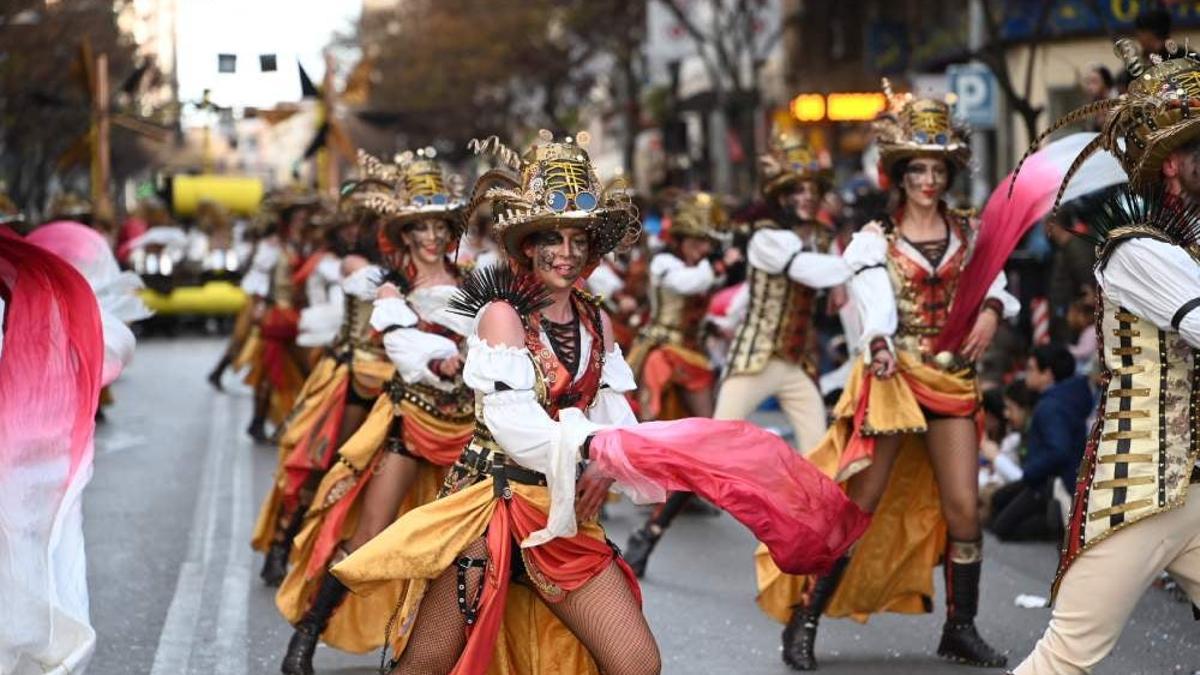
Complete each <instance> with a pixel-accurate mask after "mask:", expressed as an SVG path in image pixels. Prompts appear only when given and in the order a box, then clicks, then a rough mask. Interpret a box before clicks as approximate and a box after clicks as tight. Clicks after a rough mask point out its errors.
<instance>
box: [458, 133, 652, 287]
mask: <svg viewBox="0 0 1200 675" xmlns="http://www.w3.org/2000/svg"><path fill="white" fill-rule="evenodd" d="M589 141H590V136H589V135H588V133H587V132H580V133H579V134H576V136H575V137H574V138H571V137H569V136H568V137H566V138H563V139H562V140H557V141H556V140H554V135H553V134H552V133H550V132H549V131H547V130H545V129H543V130H541V131H539V132H538V137H537V141H536V142H534V144H533V145H532V146H530V148H529V149H528V150H527V151H526V152H525V153H524V154H523V155H518V154H517V152H516V151H514V150H512V149H511V148H509V147H508V146H506V145H504V144H503V143H501V142H500V141H499V139H497V138H496V137H495V136H492V137H490V138H487V139H485V140H483V141H480V140H478V139H476V140H473V141H471V144H470V147H471V149H472V150H474V151H475V152H476V154H492V155H494V156H496V157H497V158H498V159H499V160H500V161H501V163H502V166H501V167H499V168H497V169H493V170H491V171H488V172H487V173H485V174H484V175H483V176H481V177H480V179H479V181H478V182H477V183H476V185H475V189H474V191H473V195H472V198H471V201H470V203H469V205H468V207H467V214H466V215H467V218H468V219H469V218H470V215H471V213H472V212H473V211H474V210H475V209H477V208H479V206H480V205H482V204H483V203H485V202H491V203H492V209H493V213H494V215H495V225H494V228H493V235H494V236H495V237H496V239H497V241H500V242H502V243H503V245H504V248H505V250H506V251H507V252H508V254H509V256H510V257H511V258H512V259H513V260H516V261H517V262H519V263H522V264H525V265H528V264H529V262H530V261H529V259H528V258H527V257H526V256H525V253H524V251H523V250H522V245H523V244H524V242H525V239H526V238H527V237H529V235H531V234H535V233H537V232H547V231H551V230H557V229H563V228H569V227H574V228H582V229H583V230H584V231H586V232H587V234H588V238H589V240H590V244H591V245H590V247H589V249H590V251H589V253H590V256H591V260H592V261H595V260H597V259H599V258H600V257H601V256H603V255H604V254H606V253H609V252H610V251H612V250H613V249H615V248H617V247H618V246H623V245H632V244H633V243H634V242H635V241H637V238H638V236H639V235H640V233H641V223H640V222H639V221H638V214H637V208H636V207H634V205H633V202H632V201H631V200H630V198H629V195H628V194H627V193H626V192H625V189H624V185H623V183H621V184H615V185H611V186H608V187H605V186H604V184H603V183H601V182H600V178H599V176H597V175H596V170H595V168H594V167H593V166H592V160H591V158H590V157H589V156H588V153H587V149H586V148H587V145H588V142H589Z"/></svg>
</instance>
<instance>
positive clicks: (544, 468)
mask: <svg viewBox="0 0 1200 675" xmlns="http://www.w3.org/2000/svg"><path fill="white" fill-rule="evenodd" d="M467 344H468V348H467V359H466V363H465V364H464V365H463V380H464V381H465V382H466V383H467V385H468V386H469V387H471V388H472V389H474V390H475V391H477V392H479V393H481V394H482V397H481V399H480V405H481V406H482V414H483V421H484V424H485V425H486V426H487V428H488V430H489V431H491V432H492V436H493V437H495V439H496V442H497V443H498V444H499V445H500V447H501V448H503V449H504V452H505V454H507V455H508V456H509V458H510V459H512V460H513V461H514V462H516V463H517V464H520V465H521V466H523V467H525V468H527V469H531V470H533V471H538V472H540V473H542V474H544V475H545V476H546V485H547V488H548V489H549V490H550V513H549V516H548V517H547V519H546V528H545V529H543V530H538V531H537V532H534V533H532V534H530V535H529V537H528V538H526V539H525V541H523V542H521V546H522V547H523V548H528V547H531V546H538V545H539V544H544V543H546V542H548V541H550V540H551V539H554V538H555V537H571V536H574V535H575V533H576V531H577V528H576V522H575V508H574V505H575V467H576V465H577V464H578V462H579V459H580V455H579V448H580V446H582V445H583V441H584V439H586V438H587V437H588V436H589V435H591V434H593V433H595V432H597V431H599V430H600V429H602V428H603V427H601V426H599V425H597V424H594V423H593V422H591V421H589V420H588V419H587V418H586V417H584V415H583V412H582V411H580V410H579V409H578V408H564V409H562V410H560V411H559V413H558V420H553V419H551V418H550V415H548V414H547V413H546V411H545V409H543V408H542V406H540V405H538V402H537V397H536V396H535V394H534V391H533V384H534V379H535V375H534V371H533V361H532V360H531V357H530V355H529V350H527V349H525V348H524V347H521V348H516V347H507V346H499V347H493V346H492V345H489V344H488V343H487V342H485V341H483V340H481V339H479V338H478V337H476V336H474V335H472V336H470V337H469V338H467ZM498 382H503V383H504V385H505V386H506V387H507V389H503V388H501V389H500V390H497V388H496V383H498Z"/></svg>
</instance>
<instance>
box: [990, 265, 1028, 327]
mask: <svg viewBox="0 0 1200 675" xmlns="http://www.w3.org/2000/svg"><path fill="white" fill-rule="evenodd" d="M987 297H988V298H990V299H995V300H999V301H1000V304H1001V305H1003V306H1004V311H1003V314H1004V318H1005V319H1011V318H1013V317H1015V316H1016V315H1018V314H1020V313H1021V301H1020V300H1018V299H1017V298H1016V296H1014V295H1013V294H1012V293H1009V292H1008V275H1006V274H1005V273H1004V271H1003V270H1001V271H1000V274H998V275H997V276H996V278H995V280H993V281H992V285H991V286H990V287H988V292H987Z"/></svg>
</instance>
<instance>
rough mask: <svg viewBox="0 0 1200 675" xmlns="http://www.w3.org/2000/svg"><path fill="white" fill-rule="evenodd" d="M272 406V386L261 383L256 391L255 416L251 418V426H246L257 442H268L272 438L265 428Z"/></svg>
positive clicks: (251, 436) (248, 432)
mask: <svg viewBox="0 0 1200 675" xmlns="http://www.w3.org/2000/svg"><path fill="white" fill-rule="evenodd" d="M270 407H271V387H270V386H268V385H266V384H260V385H259V387H258V390H257V391H255V392H254V417H253V418H252V419H251V420H250V426H248V427H246V433H247V434H249V435H250V438H253V439H254V441H255V442H256V443H262V444H266V443H268V442H270V440H271V439H270V437H269V436H267V431H266V429H265V428H264V425H266V423H267V409H268V408H270Z"/></svg>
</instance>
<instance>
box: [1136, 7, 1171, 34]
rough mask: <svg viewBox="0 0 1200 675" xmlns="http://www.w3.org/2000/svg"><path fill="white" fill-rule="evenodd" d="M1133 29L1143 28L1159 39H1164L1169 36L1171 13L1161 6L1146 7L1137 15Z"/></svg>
mask: <svg viewBox="0 0 1200 675" xmlns="http://www.w3.org/2000/svg"><path fill="white" fill-rule="evenodd" d="M1133 29H1134V30H1135V31H1137V30H1144V31H1146V32H1148V33H1153V34H1154V37H1156V38H1158V39H1159V40H1166V39H1167V38H1168V37H1170V36H1171V13H1170V12H1168V11H1167V10H1165V9H1163V8H1161V7H1158V8H1156V9H1147V10H1146V11H1144V12H1142V13H1140V14H1138V15H1137V19H1135V20H1134V22H1133Z"/></svg>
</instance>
